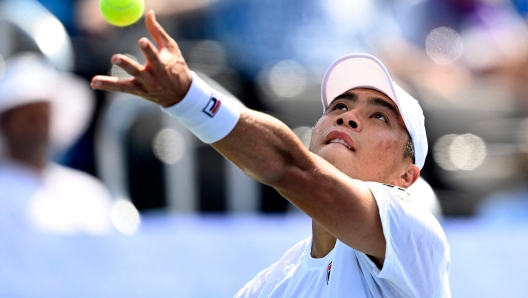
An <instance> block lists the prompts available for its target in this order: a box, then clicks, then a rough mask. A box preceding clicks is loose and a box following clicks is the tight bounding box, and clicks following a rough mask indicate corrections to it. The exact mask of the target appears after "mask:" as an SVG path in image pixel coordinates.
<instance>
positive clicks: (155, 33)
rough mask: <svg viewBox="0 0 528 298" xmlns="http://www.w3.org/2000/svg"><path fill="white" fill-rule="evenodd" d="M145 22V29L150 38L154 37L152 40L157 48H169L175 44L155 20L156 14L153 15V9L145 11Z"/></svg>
mask: <svg viewBox="0 0 528 298" xmlns="http://www.w3.org/2000/svg"><path fill="white" fill-rule="evenodd" d="M145 24H146V26H147V30H148V31H149V33H150V35H151V36H152V38H154V41H155V42H156V44H157V45H158V47H159V48H162V47H163V48H170V47H172V46H173V45H175V43H174V42H173V40H172V38H171V37H170V36H169V34H167V32H165V30H164V29H163V27H161V25H160V24H159V23H158V22H157V21H156V16H155V15H154V11H153V10H150V11H149V12H147V16H146V18H145Z"/></svg>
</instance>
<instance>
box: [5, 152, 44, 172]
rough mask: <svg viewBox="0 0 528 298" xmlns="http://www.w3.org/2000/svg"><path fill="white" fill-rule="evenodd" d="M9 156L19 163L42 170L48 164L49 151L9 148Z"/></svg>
mask: <svg viewBox="0 0 528 298" xmlns="http://www.w3.org/2000/svg"><path fill="white" fill-rule="evenodd" d="M7 155H8V156H9V158H11V159H12V160H14V161H17V162H19V163H22V164H24V165H26V166H28V167H30V168H32V169H34V170H37V171H39V172H40V171H42V170H43V169H44V167H45V166H46V163H47V162H46V156H47V152H46V151H45V150H38V151H36V150H35V151H32V152H28V151H23V150H9V151H8V154H7Z"/></svg>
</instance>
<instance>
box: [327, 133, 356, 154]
mask: <svg viewBox="0 0 528 298" xmlns="http://www.w3.org/2000/svg"><path fill="white" fill-rule="evenodd" d="M332 143H339V144H341V145H343V146H345V147H347V148H348V150H351V151H356V148H355V146H354V141H353V140H352V138H350V136H349V135H348V134H347V133H345V132H342V131H339V130H333V131H331V132H330V133H329V134H328V135H327V136H326V138H325V144H327V145H328V144H332Z"/></svg>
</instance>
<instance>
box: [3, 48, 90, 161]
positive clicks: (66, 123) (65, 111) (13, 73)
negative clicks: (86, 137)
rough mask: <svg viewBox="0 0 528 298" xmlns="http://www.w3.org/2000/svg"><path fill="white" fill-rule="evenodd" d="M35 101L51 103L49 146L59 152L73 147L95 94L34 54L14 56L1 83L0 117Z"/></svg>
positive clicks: (88, 115)
mask: <svg viewBox="0 0 528 298" xmlns="http://www.w3.org/2000/svg"><path fill="white" fill-rule="evenodd" d="M36 102H50V103H51V104H52V110H51V129H50V133H51V136H50V137H51V144H52V147H53V148H52V149H54V150H55V151H59V152H60V151H64V150H66V149H67V148H68V147H69V146H71V145H73V143H74V142H75V141H76V140H77V138H78V137H79V136H80V134H81V133H82V132H84V130H85V129H86V126H87V124H88V122H89V120H90V117H91V116H92V111H93V108H94V94H93V92H92V91H91V90H90V88H89V87H88V83H87V82H85V81H84V80H82V79H80V78H79V77H77V76H75V75H73V74H69V73H64V72H58V71H56V70H55V69H54V68H53V67H52V66H51V65H50V64H49V63H47V62H46V60H44V59H43V58H42V57H41V56H40V55H38V54H37V53H30V52H26V53H20V54H17V55H15V56H13V57H11V58H9V59H8V60H7V61H6V71H5V76H4V77H3V79H1V80H0V114H2V113H4V112H6V111H8V110H10V109H13V108H16V107H20V106H23V105H27V104H31V103H36ZM0 133H1V131H0ZM1 145H2V144H1V140H0V147H1ZM1 149H2V148H0V153H1Z"/></svg>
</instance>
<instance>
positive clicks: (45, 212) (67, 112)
mask: <svg viewBox="0 0 528 298" xmlns="http://www.w3.org/2000/svg"><path fill="white" fill-rule="evenodd" d="M92 101H93V98H92V92H91V90H89V89H88V87H87V84H86V83H85V82H84V81H82V80H80V79H78V78H76V77H74V76H72V75H68V74H63V73H59V72H57V71H55V70H53V68H51V66H49V65H48V64H46V62H45V61H44V60H43V59H41V58H40V57H39V56H38V55H37V54H30V53H23V54H19V55H16V56H13V57H12V58H10V59H9V60H8V61H7V63H6V71H5V76H4V78H3V80H2V81H1V82H0V141H1V142H0V145H1V146H0V149H1V150H0V151H1V153H0V189H1V191H0V224H2V225H3V226H8V227H9V228H11V229H13V230H30V231H31V230H33V231H39V232H47V233H59V234H75V233H89V234H106V233H109V232H110V231H111V221H110V208H111V199H110V196H109V193H108V191H107V190H106V188H105V187H104V186H103V185H102V183H101V182H99V181H98V180H96V179H95V178H93V177H91V176H90V175H88V174H86V173H83V172H80V171H77V170H73V169H70V168H66V167H64V166H61V165H59V164H56V163H54V162H52V161H51V156H52V155H54V154H59V153H61V152H64V151H65V150H66V149H67V148H68V147H69V146H70V145H71V144H72V143H73V142H74V141H75V140H76V139H77V138H78V136H79V134H80V133H81V132H82V131H83V130H84V129H85V128H86V124H87V121H88V120H89V117H90V116H91V115H90V114H91V111H92V109H93V102H92Z"/></svg>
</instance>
